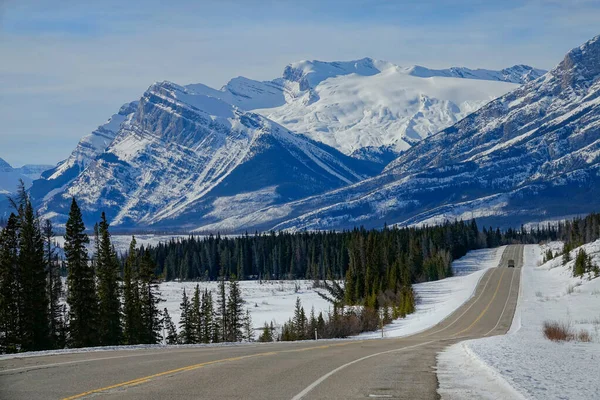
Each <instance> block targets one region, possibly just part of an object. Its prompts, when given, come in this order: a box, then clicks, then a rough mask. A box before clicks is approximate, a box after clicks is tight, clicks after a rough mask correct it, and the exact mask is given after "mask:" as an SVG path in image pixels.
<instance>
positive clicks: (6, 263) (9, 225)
mask: <svg viewBox="0 0 600 400" xmlns="http://www.w3.org/2000/svg"><path fill="white" fill-rule="evenodd" d="M18 229H19V221H18V218H17V216H16V215H15V214H10V216H9V217H8V221H7V222H6V226H5V227H4V229H3V230H2V231H0V353H15V352H17V351H19V349H20V346H21V337H20V330H19V310H20V305H19V303H20V298H21V297H20V291H19V282H18V279H17V274H18V261H19V242H18Z"/></svg>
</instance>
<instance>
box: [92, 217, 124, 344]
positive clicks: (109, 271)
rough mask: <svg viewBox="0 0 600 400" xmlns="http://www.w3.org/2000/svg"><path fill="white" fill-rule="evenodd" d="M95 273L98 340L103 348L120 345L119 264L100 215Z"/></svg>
mask: <svg viewBox="0 0 600 400" xmlns="http://www.w3.org/2000/svg"><path fill="white" fill-rule="evenodd" d="M96 248H97V253H96V271H97V276H98V306H99V315H98V323H99V329H100V330H99V339H100V344H102V345H103V346H114V345H118V344H120V343H121V340H122V332H123V331H122V326H121V301H120V287H119V270H120V266H119V262H118V260H117V255H116V252H115V250H114V248H113V246H112V244H111V241H110V233H109V232H108V222H107V221H106V215H105V214H104V212H103V213H102V217H101V220H100V224H98V238H97V241H96Z"/></svg>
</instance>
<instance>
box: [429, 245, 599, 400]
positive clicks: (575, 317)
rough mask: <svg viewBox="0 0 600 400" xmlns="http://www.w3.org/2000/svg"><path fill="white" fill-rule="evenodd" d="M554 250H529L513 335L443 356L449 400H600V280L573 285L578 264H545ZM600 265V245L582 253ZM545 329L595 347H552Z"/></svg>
mask: <svg viewBox="0 0 600 400" xmlns="http://www.w3.org/2000/svg"><path fill="white" fill-rule="evenodd" d="M548 246H550V248H552V249H553V251H557V250H559V249H562V244H560V243H550V244H549V245H545V246H538V245H530V246H526V247H525V254H524V269H523V272H522V274H523V275H522V281H521V290H520V296H519V303H518V306H517V312H516V314H515V318H514V320H513V324H512V326H511V329H510V331H509V334H508V335H505V336H495V337H491V338H485V339H477V340H471V341H466V342H462V343H459V344H456V345H454V346H451V347H450V348H449V349H447V350H446V351H444V352H442V353H441V354H440V355H439V356H438V379H439V383H440V389H439V393H440V395H441V396H442V399H465V398H480V399H499V398H502V399H505V398H507V399H508V398H516V399H520V398H526V399H600V379H599V377H600V372H599V370H598V366H600V278H598V279H592V280H589V278H588V277H584V278H583V279H580V278H573V277H572V272H571V271H572V267H573V263H574V261H573V260H574V259H575V256H576V254H577V252H578V251H579V250H578V249H575V250H573V251H571V258H572V261H571V262H570V263H568V264H567V265H566V266H564V267H563V266H562V259H561V257H558V258H557V259H554V260H551V261H549V262H547V263H545V264H543V265H540V264H541V260H542V254H543V253H544V252H545V251H546V250H547V248H548ZM583 247H584V248H585V250H586V252H587V253H588V254H590V255H592V257H593V260H594V263H596V264H597V265H598V264H600V241H596V242H594V243H590V244H587V245H585V246H583ZM545 321H559V322H564V323H567V324H569V325H571V327H572V329H573V331H577V332H578V331H580V330H581V329H585V330H587V331H588V332H589V333H590V334H591V337H592V342H590V343H581V342H559V343H557V342H552V341H550V340H548V339H546V338H545V337H544V335H543V332H542V326H543V323H544V322H545Z"/></svg>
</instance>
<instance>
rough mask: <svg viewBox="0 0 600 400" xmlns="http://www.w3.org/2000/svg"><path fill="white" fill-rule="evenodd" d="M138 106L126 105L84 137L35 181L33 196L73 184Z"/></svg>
mask: <svg viewBox="0 0 600 400" xmlns="http://www.w3.org/2000/svg"><path fill="white" fill-rule="evenodd" d="M136 106H137V102H136V101H134V102H131V103H127V104H124V105H123V106H122V107H121V109H120V110H119V112H118V113H116V114H114V115H112V116H111V117H110V118H109V119H108V121H106V122H105V123H104V124H102V125H100V126H99V127H98V128H97V129H96V130H95V131H93V132H92V133H90V134H88V135H86V136H84V137H83V138H82V139H81V140H80V141H79V143H78V144H77V147H75V149H74V150H73V152H71V155H70V156H69V157H68V158H67V159H66V160H64V161H62V162H60V163H58V165H57V166H56V167H53V168H48V169H47V171H45V172H44V173H43V174H41V177H42V178H43V179H40V180H37V181H35V183H34V185H33V187H32V189H31V194H32V196H33V197H34V198H41V197H43V196H45V195H46V194H47V193H50V192H52V191H53V190H60V189H61V188H63V187H64V186H65V185H67V184H69V183H70V182H72V181H73V179H75V177H77V175H78V174H79V173H80V172H82V171H83V170H84V169H85V168H86V167H87V166H88V165H89V164H90V162H92V160H94V158H96V157H97V156H98V155H99V154H102V153H103V152H104V151H105V150H106V148H107V147H108V145H109V144H110V143H111V142H112V141H113V139H114V138H115V136H116V134H117V132H118V131H119V129H120V127H121V124H122V123H123V122H124V121H125V120H126V119H127V118H128V117H130V116H131V115H132V114H133V112H134V111H135V108H136Z"/></svg>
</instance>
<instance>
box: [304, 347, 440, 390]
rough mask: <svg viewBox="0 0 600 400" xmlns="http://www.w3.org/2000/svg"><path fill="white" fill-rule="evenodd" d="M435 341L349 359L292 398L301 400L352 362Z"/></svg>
mask: <svg viewBox="0 0 600 400" xmlns="http://www.w3.org/2000/svg"><path fill="white" fill-rule="evenodd" d="M433 342H435V340H430V341H429V342H424V343H419V344H415V345H412V346H408V347H402V348H400V349H394V350H388V351H382V352H380V353H375V354H370V355H368V356H365V357H362V358H359V359H356V360H354V361H350V362H349V363H347V364H344V365H341V366H339V367H337V368H336V369H334V370H332V371H330V372H328V373H327V374H325V375H323V376H322V377H320V378H319V379H317V380H316V381H314V382H313V383H311V384H310V385H308V386H307V387H306V388H305V389H304V390H303V391H301V392H300V393H298V394H297V395H295V396H294V397H292V400H301V399H303V398H304V396H306V395H307V394H308V393H310V392H311V391H312V390H313V389H314V388H316V387H317V386H319V385H320V384H321V383H323V381H325V380H326V379H327V378H329V377H330V376H332V375H333V374H335V373H336V372H339V371H341V370H343V369H344V368H346V367H349V366H351V365H353V364H356V363H358V362H361V361H364V360H367V359H369V358H373V357H377V356H380V355H382V354H388V353H398V352H401V351H404V350H410V349H414V348H416V347H421V346H425V345H427V344H430V343H433Z"/></svg>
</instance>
